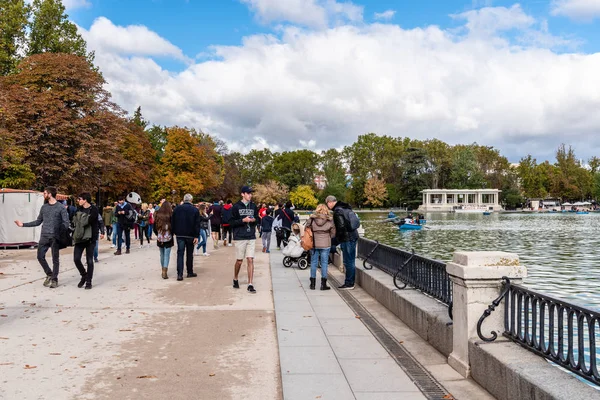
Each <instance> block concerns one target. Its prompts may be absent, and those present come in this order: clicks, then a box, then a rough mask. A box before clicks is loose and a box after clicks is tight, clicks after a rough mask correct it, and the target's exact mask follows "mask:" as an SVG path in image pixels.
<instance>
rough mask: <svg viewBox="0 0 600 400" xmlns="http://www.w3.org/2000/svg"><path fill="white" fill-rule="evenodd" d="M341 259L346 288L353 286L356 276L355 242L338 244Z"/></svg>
mask: <svg viewBox="0 0 600 400" xmlns="http://www.w3.org/2000/svg"><path fill="white" fill-rule="evenodd" d="M340 247H341V248H342V257H343V258H344V269H345V270H346V281H345V282H344V283H345V284H346V285H348V286H353V285H354V277H355V275H356V240H350V241H347V242H343V243H340Z"/></svg>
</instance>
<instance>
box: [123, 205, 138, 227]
mask: <svg viewBox="0 0 600 400" xmlns="http://www.w3.org/2000/svg"><path fill="white" fill-rule="evenodd" d="M137 217H138V213H137V211H135V210H134V209H133V208H132V209H131V210H129V212H128V213H127V215H125V223H126V224H127V226H129V227H132V226H133V224H134V223H135V221H137Z"/></svg>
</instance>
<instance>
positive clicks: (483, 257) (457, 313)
mask: <svg viewBox="0 0 600 400" xmlns="http://www.w3.org/2000/svg"><path fill="white" fill-rule="evenodd" d="M446 271H447V272H448V274H449V275H450V279H451V280H452V290H453V294H452V296H453V307H452V313H453V317H454V318H453V341H452V342H453V350H452V353H451V354H450V356H449V357H448V364H450V366H451V367H452V368H454V369H455V370H456V371H458V372H459V373H460V374H461V375H462V376H464V377H465V378H466V377H468V376H469V374H470V363H469V340H471V339H475V340H479V337H478V336H477V322H478V321H479V318H481V315H482V314H483V312H484V311H485V310H486V309H487V308H488V306H489V305H490V304H492V301H494V300H495V299H496V298H497V297H498V296H499V295H500V292H501V287H502V277H503V276H506V277H508V278H509V279H510V280H511V283H515V284H520V283H522V281H523V278H525V277H526V276H527V269H526V268H525V267H524V266H521V265H519V256H518V255H517V254H514V253H506V252H503V251H464V252H463V251H460V252H455V253H454V257H453V259H452V262H449V263H448V264H446ZM504 304H505V303H504V301H502V303H501V304H500V305H499V306H498V307H496V310H495V311H494V312H493V313H492V314H491V315H490V316H489V317H488V318H486V319H485V322H484V323H483V326H482V332H483V333H484V334H485V335H489V334H490V332H492V331H496V332H497V333H498V335H501V334H502V332H504Z"/></svg>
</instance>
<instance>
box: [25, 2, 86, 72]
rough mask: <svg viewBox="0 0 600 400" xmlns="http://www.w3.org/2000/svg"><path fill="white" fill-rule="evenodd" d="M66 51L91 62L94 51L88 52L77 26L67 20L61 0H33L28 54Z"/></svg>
mask: <svg viewBox="0 0 600 400" xmlns="http://www.w3.org/2000/svg"><path fill="white" fill-rule="evenodd" d="M46 52H49V53H67V54H76V55H78V56H81V57H85V58H86V59H87V60H88V62H89V63H90V65H91V64H93V61H94V53H93V52H91V53H88V52H87V49H86V43H85V40H83V38H82V37H81V35H80V34H79V33H77V26H76V25H75V24H74V23H73V22H71V21H69V16H68V15H67V14H66V13H65V6H64V5H63V3H62V0H33V21H32V23H31V32H30V34H29V48H28V51H27V54H28V55H33V54H40V53H46Z"/></svg>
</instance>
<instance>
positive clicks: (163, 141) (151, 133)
mask: <svg viewBox="0 0 600 400" xmlns="http://www.w3.org/2000/svg"><path fill="white" fill-rule="evenodd" d="M146 135H147V136H148V140H150V144H151V145H152V148H153V149H154V152H155V154H156V162H157V163H160V160H161V158H162V156H163V155H164V153H165V146H166V145H167V128H166V127H162V126H159V125H152V127H151V128H150V129H146Z"/></svg>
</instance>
